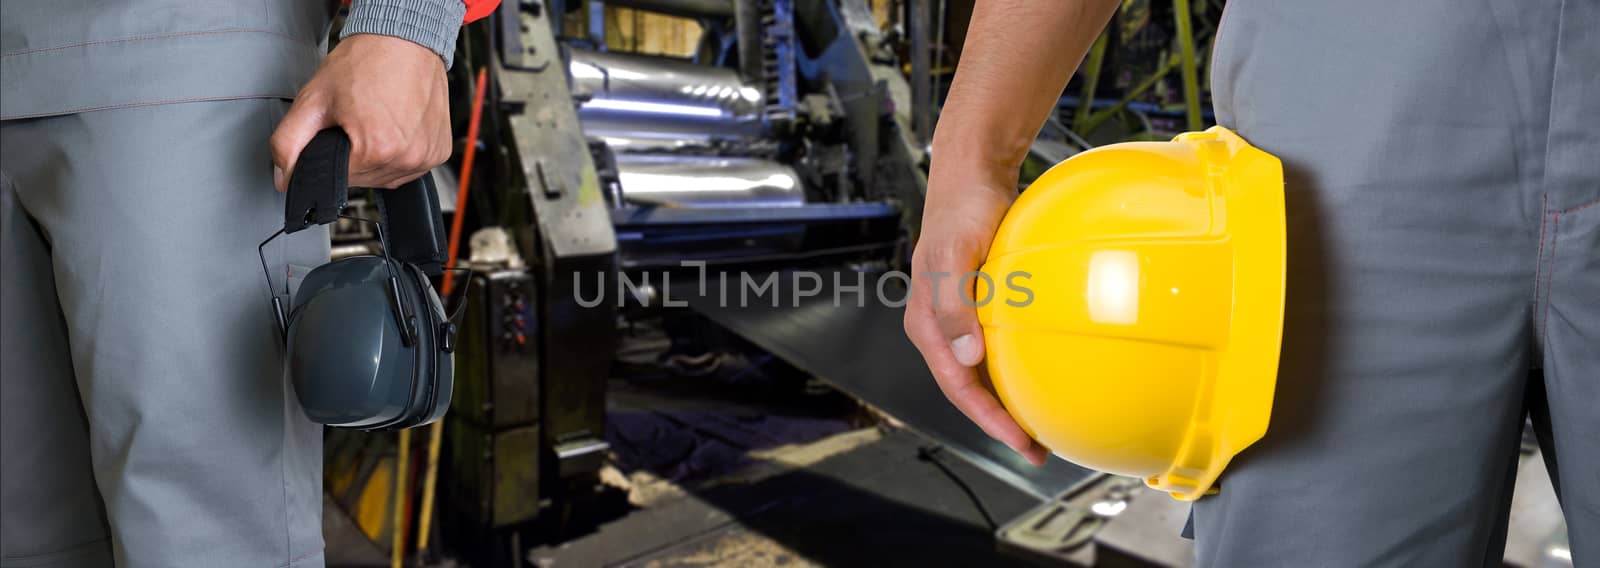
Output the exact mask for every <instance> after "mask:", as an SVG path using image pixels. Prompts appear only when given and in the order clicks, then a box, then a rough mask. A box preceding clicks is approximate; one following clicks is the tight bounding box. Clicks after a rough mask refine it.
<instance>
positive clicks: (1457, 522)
mask: <svg viewBox="0 0 1600 568" xmlns="http://www.w3.org/2000/svg"><path fill="white" fill-rule="evenodd" d="M1117 5H1118V2H1116V1H1115V0H1048V1H1045V0H1037V1H1025V0H985V1H983V2H979V3H978V4H977V7H976V9H975V12H974V14H973V18H972V24H971V29H970V30H969V32H968V34H967V41H966V46H965V48H964V49H963V51H962V56H961V66H960V71H959V72H958V73H957V74H956V77H955V82H954V84H953V85H952V88H951V91H950V95H949V98H948V100H947V101H946V103H945V106H944V111H943V117H942V118H941V119H940V121H939V125H938V129H937V132H936V133H935V135H934V142H933V144H934V148H933V156H934V157H935V158H934V160H933V164H932V172H931V174H930V176H929V184H928V196H927V209H926V214H925V216H924V218H923V224H922V227H923V228H922V236H921V241H920V242H919V243H918V244H917V247H916V253H915V256H914V259H913V266H914V270H915V275H914V278H921V275H923V274H924V273H929V272H944V273H947V274H964V273H967V272H969V271H971V270H974V269H976V268H977V267H978V266H979V264H980V261H981V259H983V258H984V256H985V255H986V253H987V249H988V246H989V242H990V239H991V237H992V235H993V234H994V230H995V227H996V226H997V224H998V223H999V221H1000V219H1001V217H1002V216H1003V215H1004V214H1005V211H1006V208H1007V206H1009V205H1010V203H1011V201H1012V199H1014V198H1015V197H1016V190H1015V187H1016V185H1015V184H1016V180H1017V168H1018V164H1019V163H1021V161H1022V159H1023V156H1024V153H1025V151H1026V150H1027V148H1028V145H1029V143H1030V142H1031V141H1032V140H1033V138H1034V135H1035V133H1036V132H1037V131H1038V129H1039V127H1040V124H1041V123H1042V122H1043V120H1044V118H1045V116H1046V115H1047V114H1048V113H1049V112H1051V110H1052V108H1054V105H1055V103H1056V98H1057V95H1058V94H1059V93H1060V92H1061V91H1062V87H1063V86H1064V85H1065V84H1066V82H1067V79H1068V77H1069V76H1070V75H1071V73H1072V72H1073V68H1074V67H1075V66H1076V63H1077V62H1078V61H1079V60H1080V59H1081V58H1082V56H1083V54H1084V52H1085V51H1086V50H1087V48H1088V46H1089V45H1090V44H1091V43H1092V42H1093V41H1094V38H1095V36H1096V35H1097V34H1098V33H1099V31H1100V30H1101V29H1102V27H1103V26H1104V25H1105V23H1106V22H1107V20H1108V19H1109V17H1110V16H1111V14H1112V12H1113V11H1114V10H1115V9H1116V7H1117ZM1212 63H1213V66H1212V68H1211V72H1212V81H1213V86H1212V96H1213V100H1214V103H1215V105H1216V116H1217V121H1218V122H1219V123H1220V124H1222V125H1223V126H1227V127H1229V128H1232V129H1233V130H1235V131H1237V132H1238V133H1239V134H1240V135H1241V136H1243V137H1244V138H1245V139H1246V140H1248V141H1250V142H1251V143H1252V144H1254V145H1255V146H1258V147H1260V148H1261V149H1263V150H1265V151H1267V152H1271V153H1272V154H1275V155H1277V156H1278V157H1279V158H1281V159H1282V160H1283V166H1284V174H1285V181H1286V185H1285V188H1284V190H1285V193H1286V197H1287V208H1288V230H1289V251H1288V258H1289V267H1288V269H1289V275H1288V298H1287V309H1288V312H1287V316H1286V322H1285V339H1284V345H1283V359H1282V364H1281V366H1280V372H1279V377H1278V383H1277V395H1276V397H1275V400H1274V406H1273V409H1272V421H1271V425H1270V426H1269V428H1268V431H1267V434H1266V437H1265V438H1264V439H1263V440H1261V441H1260V442H1258V443H1257V444H1256V445H1255V446H1253V447H1252V448H1250V449H1248V450H1246V451H1245V452H1244V453H1242V454H1241V455H1239V456H1238V457H1237V458H1236V459H1235V460H1234V461H1233V463H1232V464H1231V465H1230V466H1229V467H1228V469H1227V470H1226V471H1225V472H1224V473H1223V476H1222V479H1221V481H1220V489H1221V492H1220V493H1219V494H1217V495H1214V496H1209V497H1205V498H1202V499H1201V500H1199V501H1198V502H1196V504H1195V506H1194V534H1195V539H1196V544H1197V549H1198V553H1199V563H1200V564H1201V565H1203V566H1217V567H1228V568H1233V567H1251V566H1340V567H1342V566H1429V567H1432V566H1450V567H1457V566H1488V565H1499V564H1500V561H1501V560H1500V558H1501V554H1502V548H1503V546H1504V540H1505V534H1506V515H1507V511H1508V507H1509V503H1510V499H1511V488H1512V480H1513V477H1514V475H1515V471H1516V467H1517V460H1518V445H1519V441H1520V439H1521V438H1520V434H1521V432H1522V428H1523V424H1524V420H1525V417H1526V416H1527V415H1528V414H1529V413H1531V414H1532V415H1533V419H1534V423H1535V425H1536V426H1538V428H1536V430H1540V431H1541V432H1542V433H1543V434H1544V435H1543V436H1542V438H1543V439H1542V442H1543V448H1544V451H1545V456H1546V458H1547V459H1548V460H1549V466H1550V468H1549V469H1550V473H1551V477H1552V478H1553V480H1554V481H1555V485H1556V488H1557V490H1558V492H1559V495H1560V498H1561V505H1562V510H1563V512H1564V513H1565V517H1566V521H1567V530H1568V533H1569V535H1570V538H1571V552H1572V557H1573V560H1574V561H1575V562H1576V563H1577V564H1578V565H1579V566H1600V1H1597V0H1520V1H1512V0H1485V1H1482V2H1460V1H1458V0H1412V1H1407V2H1393V1H1389V0H1352V1H1347V2H1319V1H1309V0H1303V1H1290V0H1233V1H1231V2H1228V4H1227V8H1226V11H1225V12H1224V14H1223V17H1222V23H1221V29H1220V31H1219V36H1218V37H1217V41H1216V44H1215V52H1214V53H1213V54H1212ZM927 286H928V283H927V281H926V280H922V281H919V282H917V286H916V289H915V292H914V294H913V299H912V302H911V303H910V305H909V306H908V312H907V315H906V330H907V332H908V334H909V335H910V336H911V338H912V340H913V341H914V342H915V343H916V344H917V346H918V348H919V349H920V350H921V351H922V354H923V356H924V357H925V358H926V359H927V361H928V364H929V366H930V367H931V368H932V370H933V372H934V375H935V376H936V377H937V378H938V381H939V385H940V386H941V387H942V388H943V389H944V392H945V394H946V395H947V396H948V397H949V398H950V399H951V400H952V402H954V403H955V404H956V405H957V406H959V407H960V408H961V409H962V410H963V411H964V412H965V413H966V415H967V416H968V417H970V418H971V419H972V420H974V421H975V422H977V423H978V424H979V425H980V426H982V427H983V428H984V430H985V431H986V432H988V433H989V434H990V435H991V436H994V437H995V438H997V439H999V440H1001V441H1003V442H1005V443H1006V444H1008V445H1010V446H1011V447H1013V448H1015V449H1017V451H1019V452H1021V453H1022V454H1023V455H1024V456H1026V457H1028V458H1030V459H1031V460H1032V461H1035V462H1042V461H1043V459H1044V457H1045V452H1044V450H1043V449H1042V448H1041V447H1039V446H1038V444H1037V443H1035V442H1033V441H1031V440H1029V439H1028V437H1027V435H1026V434H1024V433H1023V432H1022V430H1021V429H1020V428H1018V426H1017V425H1016V424H1015V423H1014V422H1013V421H1012V420H1011V418H1010V417H1009V416H1008V415H1007V414H1006V413H1005V411H1004V410H1003V409H1002V408H1001V407H1000V406H999V405H998V403H997V402H996V401H995V399H994V397H993V396H992V395H991V394H990V393H989V392H988V391H987V390H986V389H985V388H983V384H982V382H981V379H980V378H979V376H978V375H977V374H976V373H975V371H974V366H975V365H978V364H979V362H980V361H981V360H982V359H983V352H984V349H983V335H982V333H981V331H980V327H979V325H978V322H977V320H976V318H975V317H974V315H973V310H972V308H970V307H968V306H967V305H966V304H964V303H961V302H959V301H958V298H956V297H954V296H955V295H954V294H948V293H947V294H944V295H943V296H940V297H939V298H940V299H939V300H934V299H933V298H932V294H929V293H927V292H928V290H929V289H928V287H927ZM935 302H937V303H935ZM1530 368H1535V369H1539V370H1540V371H1538V372H1535V373H1531V374H1530V372H1529V369H1530ZM1106 379H1107V380H1115V377H1106ZM1151 396H1159V394H1158V393H1151ZM1173 530H1177V528H1176V527H1174V529H1173Z"/></svg>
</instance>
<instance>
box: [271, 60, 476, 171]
mask: <svg viewBox="0 0 1600 568" xmlns="http://www.w3.org/2000/svg"><path fill="white" fill-rule="evenodd" d="M444 71H445V68H444V61H443V60H441V59H439V56H438V55H437V54H435V53H434V52H433V51H430V50H429V49H428V48H425V47H422V46H420V45H417V44H415V43H412V42H410V41H406V40H403V39H399V38H394V37H389V36H382V35H373V34H357V35H352V36H350V37H347V38H345V39H344V41H341V42H339V45H338V47H336V48H334V50H333V52H332V53H329V54H328V58H327V59H326V60H324V61H323V62H322V67H321V68H319V69H317V74H316V76H314V77H312V78H311V81H310V82H309V83H306V86H305V87H304V88H302V89H300V94H299V95H298V96H296V97H295V101H294V105H293V106H291V107H289V112H288V114H285V115H284V117H283V122H280V123H278V129H277V131H275V132H273V133H272V163H273V165H274V166H276V167H275V168H274V171H273V173H274V176H273V177H274V179H273V182H274V183H275V184H276V185H277V187H278V191H284V190H286V189H288V187H289V175H290V174H291V173H292V172H294V164H295V160H297V159H299V157H300V150H301V149H303V148H305V146H306V144H307V143H309V142H310V141H311V138H312V137H313V136H316V134H317V132H318V131H321V130H322V129H324V128H329V127H333V126H339V127H342V128H344V131H345V133H347V134H349V135H350V185H351V186H353V187H387V188H394V187H399V186H400V185H402V184H404V183H406V182H408V181H411V180H413V179H416V178H417V177H419V176H421V175H422V174H424V173H426V172H427V171H428V170H429V169H430V168H432V167H434V166H437V165H439V164H441V163H443V162H444V161H445V160H447V159H449V158H450V151H451V139H450V138H451V134H450V90H449V87H448V86H447V85H446V83H445V74H444Z"/></svg>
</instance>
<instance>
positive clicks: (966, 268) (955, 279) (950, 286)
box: [926, 242, 984, 367]
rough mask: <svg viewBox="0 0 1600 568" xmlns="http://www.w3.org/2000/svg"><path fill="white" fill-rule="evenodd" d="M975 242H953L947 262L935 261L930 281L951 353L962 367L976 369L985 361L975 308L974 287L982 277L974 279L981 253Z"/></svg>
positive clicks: (936, 315) (941, 329)
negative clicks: (975, 246) (974, 245)
mask: <svg viewBox="0 0 1600 568" xmlns="http://www.w3.org/2000/svg"><path fill="white" fill-rule="evenodd" d="M972 245H973V243H970V242H957V243H951V244H950V245H947V246H949V249H947V254H945V255H938V254H936V255H934V256H935V257H936V258H937V257H939V256H944V257H945V259H946V260H945V261H944V262H935V263H932V264H935V265H936V266H933V267H931V271H932V272H931V273H930V274H929V275H928V278H927V279H926V282H927V283H928V285H929V286H930V287H931V289H930V290H928V292H929V293H930V294H931V298H930V300H931V302H930V303H931V306H932V308H933V315H934V319H935V321H937V322H938V326H939V333H940V334H941V335H943V336H944V338H945V341H948V342H949V343H950V353H951V354H952V355H954V356H955V359H956V362H957V363H960V364H961V365H962V366H966V367H972V366H975V365H977V364H978V363H980V362H982V361H983V355H984V344H983V327H982V326H980V325H979V324H978V313H977V309H976V307H974V305H973V298H974V297H975V296H974V295H973V287H974V286H977V285H978V280H979V278H977V277H974V276H972V275H973V272H974V270H975V269H976V267H977V265H978V254H977V252H976V251H975V250H972V248H973V246H972Z"/></svg>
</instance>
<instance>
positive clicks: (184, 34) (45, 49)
mask: <svg viewBox="0 0 1600 568" xmlns="http://www.w3.org/2000/svg"><path fill="white" fill-rule="evenodd" d="M222 34H267V35H275V36H278V37H282V38H288V39H292V40H299V39H300V38H297V37H294V36H292V35H289V34H286V33H283V32H275V31H272V30H258V29H251V28H228V29H221V30H203V31H197V32H180V33H171V34H155V35H142V36H133V37H123V38H113V39H102V40H96V41H80V42H78V43H69V44H66V45H55V46H51V47H39V48H34V49H24V50H21V51H8V52H5V53H4V54H0V57H17V56H21V55H31V54H34V53H45V52H49V51H61V50H63V49H72V48H74V47H88V46H91V45H105V44H108V43H129V42H135V41H150V40H156V39H177V38H185V37H195V36H208V35H222Z"/></svg>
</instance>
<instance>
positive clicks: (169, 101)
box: [0, 94, 293, 120]
mask: <svg viewBox="0 0 1600 568" xmlns="http://www.w3.org/2000/svg"><path fill="white" fill-rule="evenodd" d="M288 98H293V97H291V96H289V95H283V94H262V95H231V96H226V97H193V98H187V99H158V100H154V101H138V102H132V103H122V104H115V105H105V106H97V107H83V108H74V109H67V110H63V111H57V112H36V113H33V114H12V115H6V116H0V120H20V119H24V118H39V117H43V116H60V115H63V114H77V113H80V112H94V111H97V110H116V109H119V108H133V107H143V106H155V105H167V104H178V103H202V102H210V101H236V100H241V99H288Z"/></svg>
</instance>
